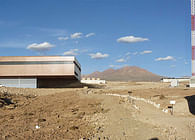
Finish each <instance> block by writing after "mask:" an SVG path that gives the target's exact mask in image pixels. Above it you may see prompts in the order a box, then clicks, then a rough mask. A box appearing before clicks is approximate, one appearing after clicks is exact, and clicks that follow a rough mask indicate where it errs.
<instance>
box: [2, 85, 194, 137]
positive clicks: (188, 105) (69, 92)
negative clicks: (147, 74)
mask: <svg viewBox="0 0 195 140" xmlns="http://www.w3.org/2000/svg"><path fill="white" fill-rule="evenodd" d="M185 85H186V83H183V84H180V86H179V87H177V88H170V87H169V84H167V83H153V82H137V83H136V82H108V83H107V84H106V85H104V86H102V87H103V88H66V89H17V88H0V139H67V140H68V139H74V140H78V139H80V140H84V139H90V140H91V139H93V140H98V139H100V140H101V139H107V140H194V139H195V97H194V96H195V89H190V88H186V86H185ZM123 95H125V96H123ZM130 97H133V98H135V99H132V98H130ZM140 99H142V100H140ZM170 100H175V101H176V105H174V112H173V115H171V113H170V109H169V106H170V104H169V101H170ZM155 105H158V106H157V107H156V106H155ZM163 110H166V111H167V112H166V111H163Z"/></svg>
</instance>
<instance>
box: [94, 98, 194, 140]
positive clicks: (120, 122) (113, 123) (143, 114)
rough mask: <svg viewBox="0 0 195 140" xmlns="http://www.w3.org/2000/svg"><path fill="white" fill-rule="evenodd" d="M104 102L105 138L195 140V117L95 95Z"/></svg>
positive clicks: (124, 139) (139, 103) (149, 105)
mask: <svg viewBox="0 0 195 140" xmlns="http://www.w3.org/2000/svg"><path fill="white" fill-rule="evenodd" d="M91 96H93V97H94V98H98V99H102V100H103V105H104V108H105V109H109V112H108V113H106V114H105V118H106V121H105V123H104V129H103V133H102V134H99V135H101V138H103V137H108V138H109V139H111V140H129V139H131V140H152V139H154V140H194V139H195V125H194V124H195V117H194V116H192V115H187V116H186V115H185V116H184V115H183V116H181V115H178V114H174V115H173V116H172V115H170V114H166V113H164V112H162V110H160V109H157V108H155V107H154V106H152V105H151V104H147V103H145V102H143V101H135V105H136V107H137V108H135V107H134V106H133V105H132V104H130V103H129V102H128V100H127V99H124V98H120V97H114V96H108V95H102V94H101V95H97V94H96V95H91Z"/></svg>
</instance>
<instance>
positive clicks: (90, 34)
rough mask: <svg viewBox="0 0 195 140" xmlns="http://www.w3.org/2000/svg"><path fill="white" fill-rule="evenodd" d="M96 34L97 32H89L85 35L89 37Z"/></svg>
mask: <svg viewBox="0 0 195 140" xmlns="http://www.w3.org/2000/svg"><path fill="white" fill-rule="evenodd" d="M94 35H95V33H89V34H86V35H85V37H87V38H88V37H90V36H94Z"/></svg>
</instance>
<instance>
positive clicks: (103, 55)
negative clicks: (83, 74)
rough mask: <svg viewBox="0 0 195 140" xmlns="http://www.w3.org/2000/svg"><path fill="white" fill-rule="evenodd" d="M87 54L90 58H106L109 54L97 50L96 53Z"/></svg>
mask: <svg viewBox="0 0 195 140" xmlns="http://www.w3.org/2000/svg"><path fill="white" fill-rule="evenodd" d="M89 56H91V58H92V59H103V58H106V57H108V56H109V55H108V54H102V53H100V52H97V53H95V54H94V53H91V54H89Z"/></svg>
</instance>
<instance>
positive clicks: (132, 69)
mask: <svg viewBox="0 0 195 140" xmlns="http://www.w3.org/2000/svg"><path fill="white" fill-rule="evenodd" d="M82 77H91V78H92V77H94V78H101V79H104V80H107V81H137V82H138V81H143V82H146V81H148V82H149V81H154V82H155V81H160V79H161V76H159V75H156V74H154V73H152V72H149V71H147V70H145V69H142V68H139V67H137V66H125V67H122V68H120V69H116V70H115V69H107V70H105V71H103V72H99V71H96V72H93V73H91V74H88V75H83V76H82Z"/></svg>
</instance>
